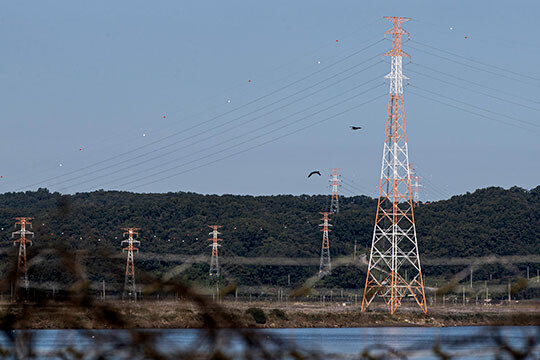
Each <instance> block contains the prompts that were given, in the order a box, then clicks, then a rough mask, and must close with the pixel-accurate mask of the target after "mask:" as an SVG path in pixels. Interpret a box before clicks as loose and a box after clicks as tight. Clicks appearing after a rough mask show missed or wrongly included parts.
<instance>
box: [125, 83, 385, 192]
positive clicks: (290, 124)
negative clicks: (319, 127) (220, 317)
mask: <svg viewBox="0 0 540 360" xmlns="http://www.w3.org/2000/svg"><path fill="white" fill-rule="evenodd" d="M382 85H383V84H379V85H376V86H374V87H371V88H369V89H367V90H365V91H363V92H361V93H359V94H356V95H353V96H351V97H348V98H346V99H344V100H341V101H339V102H337V103H335V104H333V105H330V106H328V107H326V108H324V109H321V110H318V111H316V112H314V113H311V114H308V115H306V116H304V117H301V118H300V119H297V120H296V121H294V122H291V123H287V124H285V125H282V126H280V127H278V128H275V129H273V130H271V131H269V132H267V133H264V134H261V135H257V136H255V137H252V138H250V139H247V140H245V141H242V142H240V143H238V144H234V145H231V146H229V147H227V148H225V149H221V150H219V151H216V152H214V153H211V154H208V155H205V156H202V157H199V158H197V159H194V160H191V161H188V162H187V163H183V164H180V165H176V166H174V167H172V168H169V169H167V170H162V171H159V172H157V173H154V174H150V175H147V176H145V177H143V178H142V179H138V180H134V181H130V182H128V183H124V184H121V185H119V186H125V185H129V184H131V183H133V182H137V181H140V180H143V179H145V178H149V177H152V176H155V175H159V174H162V173H165V172H168V171H171V170H174V169H176V168H179V167H183V166H185V165H188V164H190V163H193V162H196V161H199V160H203V159H205V158H208V157H210V156H213V155H215V154H219V153H222V152H224V151H228V150H230V149H233V148H235V147H238V146H241V145H244V144H246V143H248V142H250V141H253V140H256V139H259V138H261V137H264V136H266V135H269V134H271V133H274V132H276V131H279V130H281V129H284V128H286V127H289V126H292V125H295V124H296V123H299V122H301V121H303V120H306V119H309V118H312V117H313V116H316V115H318V114H320V113H322V112H324V111H327V110H330V109H332V108H335V107H337V106H339V105H342V104H344V103H346V102H347V101H350V100H352V99H354V98H357V97H358V96H361V95H364V94H366V93H368V92H370V91H373V90H374V89H376V88H378V87H380V86H382ZM315 124H317V123H315ZM308 127H309V126H308ZM293 133H294V132H293ZM291 134H292V133H291Z"/></svg>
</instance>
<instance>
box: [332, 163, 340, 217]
mask: <svg viewBox="0 0 540 360" xmlns="http://www.w3.org/2000/svg"><path fill="white" fill-rule="evenodd" d="M338 170H339V169H337V168H334V169H332V173H331V174H330V180H329V181H330V184H331V185H332V198H331V201H330V212H332V213H334V214H337V213H339V195H338V188H339V186H340V182H341V179H340V176H339V175H338V173H337V171H338Z"/></svg>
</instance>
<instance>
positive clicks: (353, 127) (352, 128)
mask: <svg viewBox="0 0 540 360" xmlns="http://www.w3.org/2000/svg"><path fill="white" fill-rule="evenodd" d="M361 128H362V127H361V126H351V130H360V129H361Z"/></svg>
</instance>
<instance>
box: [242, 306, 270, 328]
mask: <svg viewBox="0 0 540 360" xmlns="http://www.w3.org/2000/svg"><path fill="white" fill-rule="evenodd" d="M246 314H249V315H251V316H252V317H253V320H255V322H256V323H257V324H266V314H265V313H264V310H263V309H261V308H255V307H253V308H249V309H247V310H246Z"/></svg>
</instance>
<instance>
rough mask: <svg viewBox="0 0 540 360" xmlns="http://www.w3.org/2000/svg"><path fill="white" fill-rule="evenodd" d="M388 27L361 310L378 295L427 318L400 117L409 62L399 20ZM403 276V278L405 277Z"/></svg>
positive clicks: (390, 304)
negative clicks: (411, 304)
mask: <svg viewBox="0 0 540 360" xmlns="http://www.w3.org/2000/svg"><path fill="white" fill-rule="evenodd" d="M385 19H387V20H389V21H391V22H392V23H393V27H392V29H390V30H388V31H387V32H386V34H392V50H391V51H389V52H387V53H386V54H385V56H390V57H391V59H392V65H391V72H390V74H388V75H387V76H386V78H388V79H390V95H389V99H388V116H387V120H386V134H385V141H384V150H383V159H382V168H381V180H380V186H379V201H378V205H377V215H376V218H375V226H374V230H373V240H372V244H371V252H370V257H369V266H368V272H367V276H366V284H365V288H364V297H363V300H362V311H365V310H366V309H367V307H368V306H369V305H370V304H371V302H372V301H373V299H374V298H375V296H376V295H377V294H378V295H381V296H382V297H383V298H384V300H385V302H386V305H387V306H388V309H389V310H390V313H392V314H393V313H394V312H395V311H396V310H397V308H398V307H399V305H400V304H401V301H402V299H403V298H404V297H405V296H411V297H412V298H414V299H415V300H416V302H417V303H418V305H419V306H420V308H421V309H422V311H424V312H425V313H427V304H426V296H425V292H424V283H423V279H422V269H421V267H420V258H419V254H418V243H417V239H416V228H415V223H414V213H413V202H412V198H411V175H410V171H409V155H408V148H407V131H406V127H405V116H404V112H403V106H404V101H403V79H404V78H405V79H406V77H405V76H404V75H403V72H402V59H403V57H404V56H405V57H410V56H409V55H408V54H406V53H405V52H404V51H403V50H402V48H401V45H402V42H401V41H402V40H401V37H402V35H405V34H406V35H408V33H407V32H406V31H405V30H403V29H402V27H401V25H402V23H404V22H406V21H408V20H410V19H408V18H402V17H385ZM407 274H408V276H407Z"/></svg>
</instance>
